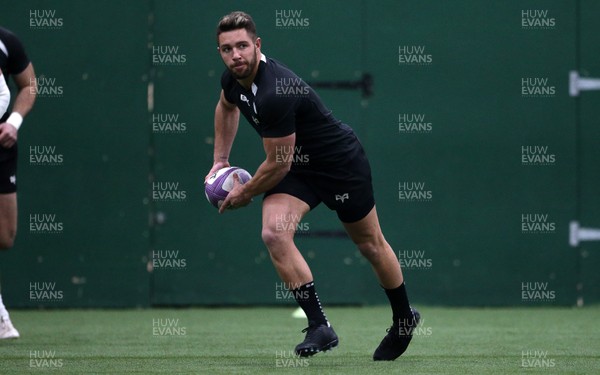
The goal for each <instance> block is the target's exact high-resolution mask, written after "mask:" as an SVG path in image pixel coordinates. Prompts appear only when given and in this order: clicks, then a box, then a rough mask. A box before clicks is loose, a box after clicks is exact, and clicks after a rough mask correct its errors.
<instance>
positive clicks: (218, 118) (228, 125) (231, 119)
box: [204, 90, 240, 181]
mask: <svg viewBox="0 0 600 375" xmlns="http://www.w3.org/2000/svg"><path fill="white" fill-rule="evenodd" d="M239 122H240V110H239V109H238V107H236V106H235V104H232V103H229V102H228V101H227V99H225V95H224V94H223V90H221V96H220V98H219V101H218V102H217V107H216V108H215V140H214V153H213V166H212V168H211V169H210V171H209V172H208V174H207V175H206V177H205V178H204V180H205V181H206V179H207V178H208V177H209V176H210V175H211V174H213V173H214V172H215V171H217V170H219V169H221V168H224V167H228V166H229V153H230V152H231V146H232V145H233V140H234V139H235V135H236V134H237V130H238V125H239Z"/></svg>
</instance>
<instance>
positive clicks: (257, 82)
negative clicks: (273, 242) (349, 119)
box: [221, 55, 361, 170]
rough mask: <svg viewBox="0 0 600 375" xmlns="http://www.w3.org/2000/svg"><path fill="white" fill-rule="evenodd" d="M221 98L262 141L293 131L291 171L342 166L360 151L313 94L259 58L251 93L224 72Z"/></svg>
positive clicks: (277, 65) (283, 70)
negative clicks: (245, 121) (235, 108)
mask: <svg viewBox="0 0 600 375" xmlns="http://www.w3.org/2000/svg"><path fill="white" fill-rule="evenodd" d="M221 87H222V88H223V93H224V96H225V99H227V101H228V102H230V103H233V104H235V105H237V107H238V108H239V109H240V112H241V113H242V114H243V115H244V117H246V119H247V120H248V122H249V123H250V124H251V125H252V126H253V127H254V129H255V130H256V131H257V132H258V134H259V135H260V136H261V137H263V138H277V137H285V136H287V135H290V134H293V133H294V132H295V133H296V145H295V148H294V157H293V159H292V169H296V170H299V169H326V168H328V167H331V166H335V165H341V164H343V163H344V162H345V161H347V160H349V159H351V158H352V157H353V156H354V155H356V153H357V152H358V151H359V150H360V149H361V146H360V143H359V142H358V139H357V138H356V136H355V135H354V132H353V131H352V129H351V128H350V127H349V126H348V125H345V124H343V123H342V122H340V121H339V120H337V119H336V118H334V117H333V116H332V114H331V111H330V110H329V109H327V108H326V107H325V106H324V105H323V103H322V102H321V99H320V98H319V96H318V95H317V93H316V92H315V91H314V90H313V89H312V88H311V87H310V86H308V85H307V84H306V83H305V82H304V81H302V79H300V78H299V77H298V76H297V75H296V74H294V72H292V71H291V70H290V69H288V68H287V67H286V66H284V65H283V64H281V63H279V62H278V61H276V60H273V59H271V58H267V57H265V56H264V55H263V56H262V58H261V61H260V62H259V67H258V72H257V74H256V77H255V79H254V82H253V83H252V87H251V89H250V90H246V89H245V88H244V87H242V86H241V85H240V84H239V83H238V82H237V81H236V79H235V78H234V77H233V75H232V74H231V72H229V70H227V69H226V70H225V72H224V73H223V75H222V77H221Z"/></svg>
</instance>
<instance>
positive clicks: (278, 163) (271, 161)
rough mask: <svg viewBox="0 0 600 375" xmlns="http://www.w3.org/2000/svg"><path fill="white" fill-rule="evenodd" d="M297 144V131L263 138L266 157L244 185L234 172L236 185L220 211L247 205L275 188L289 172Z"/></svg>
mask: <svg viewBox="0 0 600 375" xmlns="http://www.w3.org/2000/svg"><path fill="white" fill-rule="evenodd" d="M295 145H296V133H292V134H290V135H288V136H285V137H278V138H263V147H264V149H265V154H266V159H265V161H263V162H262V163H261V165H260V166H259V167H258V169H257V170H256V173H255V174H254V176H253V177H252V179H251V180H250V181H248V182H246V183H245V184H244V185H242V184H240V183H239V179H238V178H237V176H236V175H235V174H234V176H235V177H234V179H235V181H236V182H235V183H234V187H233V189H232V190H231V192H229V194H228V195H227V198H225V201H223V204H222V205H221V208H220V209H219V212H220V213H223V212H224V211H225V210H226V209H227V208H238V207H243V206H246V205H247V204H248V203H250V201H251V200H252V197H254V196H256V195H259V194H262V193H264V192H266V191H267V190H269V189H271V188H273V187H274V186H275V185H277V184H278V183H279V181H281V180H282V179H283V178H284V177H285V175H286V174H287V173H288V172H289V170H290V167H291V166H292V160H293V158H294V146H295Z"/></svg>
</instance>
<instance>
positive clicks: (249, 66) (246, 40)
mask: <svg viewBox="0 0 600 375" xmlns="http://www.w3.org/2000/svg"><path fill="white" fill-rule="evenodd" d="M259 51H260V38H257V39H256V41H253V40H252V38H251V37H250V36H249V35H248V32H247V31H246V30H245V29H238V30H232V31H226V32H224V33H221V34H220V35H219V53H220V54H221V58H222V59H223V62H224V63H225V65H226V66H227V68H228V69H229V71H230V72H231V74H233V76H234V77H235V78H236V79H244V78H248V77H250V76H251V75H252V73H254V72H255V71H256V66H257V64H258V53H259Z"/></svg>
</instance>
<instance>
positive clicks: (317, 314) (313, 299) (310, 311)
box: [293, 281, 329, 326]
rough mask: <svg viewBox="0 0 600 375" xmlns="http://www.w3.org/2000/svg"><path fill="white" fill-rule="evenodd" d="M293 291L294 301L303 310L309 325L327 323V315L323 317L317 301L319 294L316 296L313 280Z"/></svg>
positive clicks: (319, 303)
mask: <svg viewBox="0 0 600 375" xmlns="http://www.w3.org/2000/svg"><path fill="white" fill-rule="evenodd" d="M293 292H294V297H295V298H296V302H298V305H300V307H301V308H302V310H304V313H305V314H306V317H307V318H308V325H309V326H313V325H321V324H325V325H329V323H328V322H327V317H325V313H324V312H323V309H322V308H321V301H319V296H317V291H316V290H315V283H314V281H311V282H310V283H307V284H305V285H302V286H301V287H300V288H297V289H294V290H293Z"/></svg>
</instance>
